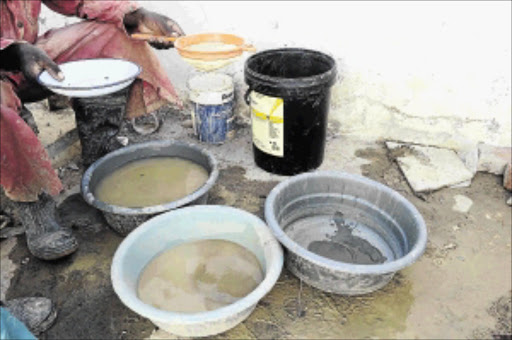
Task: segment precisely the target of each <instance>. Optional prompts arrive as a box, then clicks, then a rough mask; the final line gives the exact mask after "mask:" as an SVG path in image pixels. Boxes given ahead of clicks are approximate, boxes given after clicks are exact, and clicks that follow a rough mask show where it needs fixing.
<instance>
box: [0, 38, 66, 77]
mask: <svg viewBox="0 0 512 340" xmlns="http://www.w3.org/2000/svg"><path fill="white" fill-rule="evenodd" d="M3 61H5V62H6V63H5V64H6V69H7V70H12V71H21V72H22V73H23V74H24V75H25V77H26V78H27V79H29V80H32V81H35V80H37V77H38V76H39V74H41V72H43V71H44V70H46V71H48V73H49V74H50V75H51V76H52V77H53V78H55V79H56V80H59V81H62V80H64V74H63V73H62V71H61V70H60V68H59V66H58V65H57V64H56V63H55V62H54V61H53V60H52V59H51V58H50V57H48V55H47V54H46V53H45V52H44V51H43V50H41V49H40V48H37V47H35V46H34V45H32V44H29V43H14V44H11V45H10V46H9V47H7V48H5V49H4V50H2V63H3Z"/></svg>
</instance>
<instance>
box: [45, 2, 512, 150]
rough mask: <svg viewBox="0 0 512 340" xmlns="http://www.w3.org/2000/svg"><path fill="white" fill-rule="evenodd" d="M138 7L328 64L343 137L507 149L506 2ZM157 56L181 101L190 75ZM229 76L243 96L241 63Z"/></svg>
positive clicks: (170, 56)
mask: <svg viewBox="0 0 512 340" xmlns="http://www.w3.org/2000/svg"><path fill="white" fill-rule="evenodd" d="M140 3H141V4H142V5H143V6H144V7H146V8H147V9H150V10H155V11H158V12H160V13H162V14H165V15H168V16H169V17H171V18H173V19H175V20H176V21H177V22H179V23H180V24H181V26H182V27H183V29H184V30H185V32H186V33H188V34H193V33H199V32H212V31H218V32H226V33H234V34H237V35H240V36H242V37H244V38H245V39H247V40H248V41H249V42H251V43H253V44H254V45H255V46H256V47H257V48H258V49H259V50H262V49H266V48H272V47H281V46H301V47H307V48H313V49H318V50H321V51H324V52H326V53H329V54H331V55H333V56H334V57H335V58H336V59H337V60H338V64H339V68H340V74H341V77H340V80H341V81H340V82H339V83H338V84H337V85H335V86H334V88H333V92H332V95H333V98H332V108H331V113H330V115H331V116H330V117H331V121H332V122H335V121H337V122H339V127H340V131H341V132H342V133H344V134H354V135H359V136H361V137H364V138H370V139H373V138H388V139H398V140H411V141H416V142H425V143H429V144H439V145H445V146H446V145H448V146H452V147H459V146H460V145H462V144H465V143H477V142H485V143H487V144H494V145H505V146H510V145H512V142H511V91H510V88H511V60H512V56H511V40H512V39H511V3H510V2H508V1H503V2H489V1H484V2H474V1H469V2H461V1H455V2H441V1H439V2H437V1H432V2H416V1H411V2H402V1H399V2H380V1H379V2H368V1H363V2H347V1H342V2H320V1H315V2H313V1H300V2H292V1H262V2H258V1H239V2H233V1H225V2H224V1H202V2H199V1H198V2H195V1H140ZM48 15H51V16H52V17H51V18H53V19H52V20H49V19H48V18H50V17H48ZM43 16H44V17H46V18H47V20H46V23H45V24H44V25H43V27H42V31H44V30H45V29H46V28H48V27H53V26H61V25H62V24H63V23H64V21H63V20H62V19H55V18H56V16H55V17H54V16H53V14H48V12H47V11H45V12H44V13H43ZM66 20H68V22H69V19H66ZM50 22H51V25H49V23H50ZM158 55H159V57H160V60H161V61H162V63H163V64H164V65H165V68H166V70H167V71H168V73H169V76H170V77H171V79H172V80H173V82H174V84H175V85H176V87H177V88H178V90H180V92H182V93H186V91H185V83H186V79H187V77H188V76H189V75H190V74H191V72H192V71H193V70H192V69H191V67H190V66H188V65H187V64H185V63H184V62H183V61H182V60H181V59H180V58H179V57H178V56H177V53H176V52H175V51H159V52H158ZM227 72H229V73H231V74H234V75H235V78H236V80H237V86H238V87H239V89H240V91H243V89H244V84H243V60H242V61H241V62H239V63H237V64H235V65H233V66H232V67H231V68H229V69H228V70H227ZM239 109H240V110H241V111H243V110H244V109H245V106H244V105H243V104H241V105H239ZM242 114H243V112H242Z"/></svg>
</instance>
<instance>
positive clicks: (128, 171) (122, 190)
mask: <svg viewBox="0 0 512 340" xmlns="http://www.w3.org/2000/svg"><path fill="white" fill-rule="evenodd" d="M207 180H208V172H207V171H206V169H204V168H203V167H202V166H200V165H198V164H196V163H194V162H191V161H189V160H186V159H182V158H177V157H153V158H149V159H143V160H137V161H133V162H130V163H128V164H126V165H123V166H122V167H120V168H119V169H116V170H115V171H113V172H112V173H111V174H109V175H108V176H106V177H105V178H104V179H103V180H102V181H101V182H100V183H99V185H98V188H97V189H96V192H95V195H96V197H97V198H98V199H99V200H100V201H103V202H106V203H109V204H113V205H117V206H122V207H129V208H136V207H148V206H153V205H158V204H164V203H169V202H172V201H175V200H178V199H180V198H183V197H185V196H187V195H189V194H191V193H193V192H194V191H196V190H197V189H199V188H200V187H201V186H202V185H203V184H204V183H205V182H206V181H207Z"/></svg>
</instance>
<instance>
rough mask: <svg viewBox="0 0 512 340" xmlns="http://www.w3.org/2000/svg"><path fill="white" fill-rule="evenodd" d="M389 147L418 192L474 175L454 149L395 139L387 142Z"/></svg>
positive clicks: (408, 180)
mask: <svg viewBox="0 0 512 340" xmlns="http://www.w3.org/2000/svg"><path fill="white" fill-rule="evenodd" d="M386 146H387V148H388V149H389V150H390V151H391V155H392V157H394V158H395V159H396V161H397V163H398V166H399V167H400V169H401V170H402V172H403V174H404V176H405V177H406V179H407V182H409V185H410V186H411V188H412V189H413V190H414V192H416V193H421V192H430V191H434V190H438V189H441V188H444V187H448V186H454V185H457V184H461V183H464V182H468V181H470V180H471V179H472V178H473V174H472V173H471V171H470V170H468V169H467V168H466V166H465V165H464V163H463V162H462V161H461V160H460V158H459V157H458V156H457V154H456V153H455V152H454V151H453V150H448V149H442V148H437V147H431V146H420V145H407V144H402V143H394V142H386ZM464 184H467V183H464Z"/></svg>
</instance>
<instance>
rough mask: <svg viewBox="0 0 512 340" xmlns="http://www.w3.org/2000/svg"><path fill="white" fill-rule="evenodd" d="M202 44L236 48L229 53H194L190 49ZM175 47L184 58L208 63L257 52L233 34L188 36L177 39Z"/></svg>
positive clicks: (228, 51)
mask: <svg viewBox="0 0 512 340" xmlns="http://www.w3.org/2000/svg"><path fill="white" fill-rule="evenodd" d="M202 43H224V44H230V45H235V46H236V47H234V48H233V49H231V50H227V51H194V50H190V49H189V47H190V46H192V45H197V44H202ZM174 47H175V48H176V49H177V50H178V53H179V54H180V55H181V56H182V57H184V58H189V59H199V60H206V61H212V60H221V59H230V58H235V57H238V56H239V55H241V54H242V53H243V52H245V51H247V52H254V51H256V49H255V48H254V47H253V46H252V45H247V44H245V42H244V39H243V38H241V37H239V36H236V35H233V34H225V33H202V34H193V35H186V36H183V37H179V38H178V39H176V41H175V42H174Z"/></svg>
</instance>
